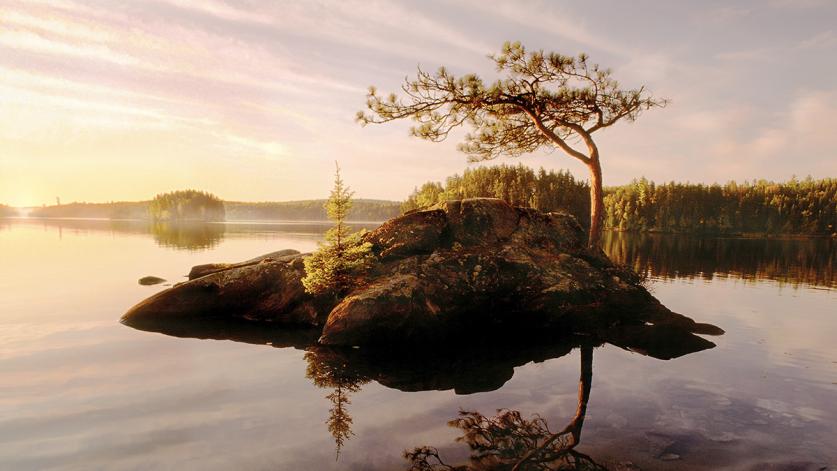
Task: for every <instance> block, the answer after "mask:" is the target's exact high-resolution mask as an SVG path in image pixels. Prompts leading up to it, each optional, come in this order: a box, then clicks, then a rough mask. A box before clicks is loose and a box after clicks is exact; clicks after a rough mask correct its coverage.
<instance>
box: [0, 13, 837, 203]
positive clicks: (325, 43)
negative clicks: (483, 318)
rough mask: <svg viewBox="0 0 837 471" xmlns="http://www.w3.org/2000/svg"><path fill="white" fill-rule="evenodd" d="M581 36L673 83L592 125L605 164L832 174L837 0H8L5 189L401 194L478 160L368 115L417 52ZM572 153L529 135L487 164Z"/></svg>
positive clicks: (698, 171)
mask: <svg viewBox="0 0 837 471" xmlns="http://www.w3.org/2000/svg"><path fill="white" fill-rule="evenodd" d="M507 40H513V41H514V40H519V41H521V42H522V43H523V44H524V45H526V46H527V48H529V49H544V50H546V51H556V52H560V53H562V54H566V55H574V54H577V53H579V52H586V53H588V54H589V55H590V58H591V60H592V61H593V62H597V63H599V64H601V65H602V66H605V67H610V68H611V69H613V75H614V77H615V78H616V79H617V80H619V81H620V83H622V84H623V85H624V86H626V87H629V88H635V87H638V86H641V85H645V86H646V87H647V89H648V90H650V91H651V92H652V93H653V94H654V95H655V96H658V97H664V98H667V99H669V100H671V103H670V104H669V105H668V106H667V107H666V108H664V109H654V110H651V111H648V112H647V113H645V114H644V115H642V116H641V117H640V118H639V120H637V121H636V122H634V123H627V122H625V123H618V124H616V125H614V126H613V127H612V128H608V129H605V130H602V131H600V132H599V133H597V135H596V139H597V142H598V144H599V149H600V151H601V159H602V166H603V173H604V183H605V185H618V184H623V183H627V182H629V181H631V179H633V178H638V177H641V176H645V177H646V178H649V179H651V180H655V181H658V182H663V181H671V180H675V181H689V182H703V183H712V182H720V183H723V182H727V181H730V180H737V181H742V180H753V179H762V178H763V179H768V180H776V181H783V180H787V179H790V178H791V177H793V176H797V177H805V176H807V175H811V176H813V177H815V178H822V177H835V176H837V129H835V123H837V59H835V58H837V2H835V1H832V0H822V1H818V0H763V1H752V2H748V1H737V2H727V1H718V2H713V1H702V2H672V1H667V0H661V1H635V2H623V1H618V0H615V1H607V2H605V1H585V2H560V1H523V0H509V1H502V0H501V1H496V2H495V1H492V2H485V1H481V0H455V1H445V2H440V1H432V0H426V1H401V2H395V1H393V2H378V1H375V0H362V1H352V0H346V1H333V2H332V1H287V2H284V1H272V2H263V1H256V0H242V1H232V0H228V1H227V0H206V1H197V0H196V1H188V0H149V1H130V0H126V1H119V2H116V1H110V0H108V1H103V0H87V1H78V2H76V1H73V0H54V1H53V0H24V1H16V0H0V203H5V204H10V205H13V206H29V205H41V204H53V203H54V202H55V200H56V197H60V198H61V201H62V202H64V203H66V202H71V201H90V202H103V201H117V200H142V199H149V198H151V197H153V196H154V195H155V194H157V193H160V192H165V191H171V190H175V189H184V188H196V189H200V190H206V191H210V192H212V193H214V194H216V195H218V196H220V197H221V198H223V199H226V200H239V201H265V200H297V199H311V198H324V197H326V196H327V195H328V192H329V189H330V187H331V184H332V180H333V175H332V174H333V168H334V162H335V161H339V163H340V166H341V168H342V173H343V178H344V180H345V181H346V183H347V184H349V185H350V186H351V187H352V188H353V189H354V190H355V192H356V196H357V197H364V198H382V199H403V198H405V197H406V196H407V195H408V194H409V193H410V192H411V191H412V190H413V188H414V187H416V186H418V185H421V184H422V183H424V182H425V181H429V180H433V181H441V180H444V178H445V177H447V176H449V175H452V174H454V173H461V172H462V171H463V170H464V169H466V168H468V166H469V165H474V164H468V163H467V161H466V157H465V155H463V154H462V153H460V152H458V151H457V150H456V144H457V143H458V142H459V141H460V139H461V137H462V136H463V135H464V133H465V132H466V130H462V132H459V133H454V134H452V135H451V137H450V138H449V139H448V141H446V142H443V143H432V142H426V141H422V140H419V139H416V138H412V137H410V136H409V134H408V130H409V127H410V123H409V122H397V123H389V124H385V125H373V126H366V127H361V126H360V125H358V124H357V123H356V122H355V121H354V117H355V114H356V112H357V111H359V110H361V109H363V108H364V106H365V93H366V90H367V88H368V87H369V86H370V85H375V86H377V87H378V89H380V90H381V91H385V92H388V91H391V90H392V91H394V90H397V89H398V87H399V86H400V84H401V82H402V81H403V80H404V78H405V76H408V75H411V74H413V73H414V72H415V70H416V67H417V66H419V65H420V66H421V67H423V68H426V69H429V70H435V69H436V68H437V67H438V66H440V65H444V66H446V67H447V68H448V69H449V70H450V71H452V72H454V73H457V74H463V73H471V72H476V73H478V74H479V75H480V76H481V77H483V78H484V79H486V80H487V81H493V79H495V78H496V77H497V75H496V71H495V70H494V68H493V66H492V63H491V62H490V60H489V59H488V57H487V56H488V55H489V54H491V53H494V52H497V51H499V49H500V47H501V46H502V44H503V42H504V41H507ZM500 163H509V164H517V163H522V164H525V165H529V166H531V167H534V168H537V167H541V166H542V167H544V168H546V169H555V170H558V169H568V170H569V171H571V172H572V173H573V174H574V175H576V176H578V177H580V178H583V179H586V178H587V172H586V169H585V168H584V167H583V165H582V164H581V163H579V162H577V161H575V160H573V159H571V158H569V157H567V156H565V155H562V154H559V153H557V152H555V153H550V154H547V153H543V152H540V153H535V154H532V155H524V156H521V157H518V158H500V159H497V160H495V161H492V162H491V164H500Z"/></svg>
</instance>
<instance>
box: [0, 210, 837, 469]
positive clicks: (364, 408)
mask: <svg viewBox="0 0 837 471" xmlns="http://www.w3.org/2000/svg"><path fill="white" fill-rule="evenodd" d="M325 229H326V226H323V225H317V224H300V223H290V224H227V225H212V226H204V227H201V228H191V229H180V230H175V229H172V228H167V227H148V226H147V225H144V224H139V223H132V222H110V221H72V220H70V221H68V220H64V221H58V220H51V221H39V220H0V469H2V470H30V469H31V470H45V469H73V470H91V469H116V470H122V469H177V470H185V469H201V470H227V469H240V470H262V469H265V470H268V469H269V470H286V469H287V470H308V469H311V470H319V469H326V470H328V469H342V470H365V469H405V468H406V467H407V462H406V461H405V460H404V458H403V456H402V454H403V451H404V450H406V449H412V448H414V447H416V446H421V445H430V446H434V447H437V448H438V449H439V450H440V453H441V454H442V456H443V457H445V458H448V461H449V462H451V461H452V462H458V461H459V460H462V459H464V458H466V457H467V455H468V450H467V448H466V447H465V446H464V445H462V444H460V443H456V442H455V441H454V439H455V438H456V437H457V436H458V435H459V433H458V430H457V429H453V428H451V427H449V426H448V425H447V422H448V421H449V420H451V419H453V418H455V417H456V416H457V414H458V412H459V411H460V410H477V411H480V412H482V413H483V414H485V415H493V414H494V413H495V411H496V410H497V409H500V408H507V409H515V410H519V411H521V413H522V414H523V415H524V416H526V417H529V416H531V415H532V414H540V415H541V416H542V417H544V418H545V419H546V420H547V421H548V422H549V424H550V427H551V428H552V429H553V430H557V429H561V428H563V426H564V424H565V423H566V422H567V421H569V420H570V419H571V418H572V417H573V415H574V413H575V410H576V396H577V389H578V381H579V364H580V361H579V358H580V352H579V350H578V349H571V347H570V346H568V347H567V348H566V349H562V348H552V349H546V350H544V349H539V350H537V351H533V352H528V351H518V352H515V354H514V355H512V357H513V358H510V357H508V355H506V356H503V355H505V353H504V354H502V355H501V354H499V353H497V354H496V355H494V354H486V355H485V356H482V357H480V356H477V357H473V358H469V359H467V361H466V360H464V359H462V361H456V362H452V363H450V364H442V365H439V364H421V362H418V363H416V362H413V363H410V365H401V364H398V363H388V364H385V365H375V364H372V365H363V367H362V368H359V369H352V370H351V371H350V372H349V373H350V374H349V373H346V375H345V377H343V379H344V380H345V382H341V381H337V380H336V379H335V378H338V379H339V375H338V376H337V377H336V376H334V375H333V373H334V371H331V373H332V376H329V377H328V378H326V379H325V380H324V379H323V377H322V376H318V375H320V374H321V373H322V371H323V370H324V368H326V369H327V368H335V366H334V364H329V363H328V359H325V360H323V358H321V356H322V355H318V354H317V352H316V351H312V352H309V353H307V354H306V351H304V350H303V349H300V348H291V347H288V348H278V346H279V345H278V344H280V343H281V341H274V342H273V343H274V345H276V346H274V345H267V344H266V343H267V341H269V338H272V337H270V336H269V335H267V336H266V335H262V334H260V333H259V332H255V333H251V334H252V335H242V336H241V339H242V340H247V341H248V342H251V343H247V342H236V341H230V340H201V339H196V338H177V337H171V336H167V335H163V334H158V333H150V332H144V331H139V330H135V329H132V328H130V327H127V326H124V325H121V324H120V323H119V322H118V321H119V317H120V316H121V315H122V314H123V313H124V312H125V311H126V310H127V309H128V308H130V307H131V306H132V305H134V304H135V303H136V302H138V301H140V300H142V299H143V298H145V297H147V296H150V295H151V294H153V293H155V292H157V291H159V290H161V289H164V286H162V285H157V286H140V285H139V284H138V283H137V280H138V279H139V278H140V277H142V276H146V275H156V276H160V277H163V278H165V279H167V280H170V281H171V282H177V281H181V280H182V279H183V275H184V274H186V273H187V272H188V270H189V268H190V267H191V266H192V265H196V264H200V263H207V262H214V261H227V262H234V261H240V260H245V259H248V258H251V257H254V256H257V255H260V254H263V253H266V252H270V251H274V250H278V249H283V248H294V249H298V250H301V251H307V250H310V249H313V248H314V247H315V246H316V243H317V241H318V240H320V239H321V237H322V234H323V232H324V230H325ZM835 245H836V244H835V241H832V240H768V241H764V240H734V239H727V240H724V239H695V238H687V237H672V236H653V237H649V236H646V237H637V236H630V235H609V236H608V237H607V239H606V244H605V246H606V249H607V251H608V252H609V253H610V254H611V256H612V257H614V258H616V259H617V260H619V261H621V262H623V263H627V264H630V265H632V266H634V267H635V268H637V269H639V270H641V271H646V272H648V273H649V275H650V278H651V283H650V285H651V288H652V291H653V293H654V295H655V296H656V297H657V298H659V299H660V300H661V301H662V302H663V304H665V305H666V306H668V307H669V308H670V309H672V310H673V311H675V312H680V313H683V314H686V315H688V316H690V317H692V318H694V319H696V320H698V321H701V322H709V323H712V324H715V325H718V326H721V327H722V328H723V329H725V330H726V334H725V335H723V336H720V337H712V338H711V340H712V341H713V342H715V343H716V344H717V347H715V348H713V349H710V350H705V351H702V352H698V353H693V354H690V355H686V356H683V357H681V358H677V359H674V360H670V361H663V360H657V359H654V358H652V357H649V356H643V355H641V354H638V353H633V352H630V351H627V350H623V349H621V348H618V347H615V346H612V345H604V346H600V347H598V348H595V349H594V351H593V374H592V390H591V394H590V400H589V405H588V409H587V415H586V421H585V423H584V428H583V434H582V439H581V444H580V445H579V447H578V450H579V451H581V452H583V453H585V454H587V455H589V456H590V457H591V458H592V459H593V460H595V461H596V462H597V463H599V464H601V465H604V466H607V467H610V468H615V469H637V468H639V469H643V470H644V469H719V468H729V469H815V470H818V469H837V467H835V466H837V446H835V444H837V290H835V288H837V277H835V272H834V267H835V260H837V249H836V248H835ZM266 339H267V340H266ZM286 343H291V344H295V345H299V346H303V345H304V343H301V344H300V343H299V342H296V341H293V340H288V341H287V342H286ZM495 356H496V358H495ZM530 360H532V361H530ZM323 365H325V366H323ZM329 365H330V366H329ZM344 366H345V364H344ZM339 367H340V365H337V368H338V369H339ZM512 368H513V369H512ZM437 389H438V390H437ZM335 397H338V398H339V401H340V404H339V405H340V407H341V410H340V411H339V412H340V414H339V416H337V417H336V418H337V419H339V421H338V422H339V423H336V422H335V411H334V408H335ZM327 422H328V423H327ZM335 435H336V436H337V438H338V440H335ZM336 441H339V442H342V443H341V444H342V446H341V447H340V449H339V455H338V453H337V451H338V450H337V447H336ZM628 463H630V464H628Z"/></svg>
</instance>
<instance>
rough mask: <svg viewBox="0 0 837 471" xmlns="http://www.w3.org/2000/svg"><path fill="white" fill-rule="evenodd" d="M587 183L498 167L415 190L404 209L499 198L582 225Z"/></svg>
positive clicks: (586, 215) (567, 175)
mask: <svg viewBox="0 0 837 471" xmlns="http://www.w3.org/2000/svg"><path fill="white" fill-rule="evenodd" d="M589 190H590V189H589V186H588V185H587V183H585V182H582V181H578V180H576V179H575V178H573V176H572V175H571V174H570V173H569V172H566V171H559V172H555V171H552V170H550V171H546V170H544V169H540V170H538V171H537V172H535V171H534V170H532V169H531V168H529V167H526V166H523V165H517V166H509V165H498V166H492V167H479V168H475V169H467V170H465V172H463V173H462V175H461V176H460V175H454V176H452V177H448V179H447V180H446V182H445V184H444V185H442V184H441V183H435V182H428V183H425V184H424V185H422V186H421V187H420V188H418V189H416V190H415V191H414V192H413V193H412V194H411V195H410V196H409V197H408V198H407V200H406V201H405V202H404V204H403V205H402V210H404V211H405V212H406V211H410V210H413V209H418V208H423V207H427V206H431V205H434V204H436V203H439V202H442V201H447V200H456V199H463V198H477V197H490V198H500V199H503V200H505V201H508V202H509V203H510V204H512V205H515V206H526V207H532V208H536V209H538V210H541V211H545V212H550V211H564V212H568V213H570V214H572V215H574V216H575V217H576V218H577V219H578V220H579V221H580V222H581V223H582V224H586V223H587V222H588V221H589V219H590V193H589Z"/></svg>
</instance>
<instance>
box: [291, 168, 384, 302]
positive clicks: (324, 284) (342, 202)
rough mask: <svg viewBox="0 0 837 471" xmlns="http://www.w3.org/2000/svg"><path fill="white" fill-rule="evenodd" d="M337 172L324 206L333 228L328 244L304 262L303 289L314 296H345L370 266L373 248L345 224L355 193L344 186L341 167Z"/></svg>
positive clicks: (330, 231) (323, 245)
mask: <svg viewBox="0 0 837 471" xmlns="http://www.w3.org/2000/svg"><path fill="white" fill-rule="evenodd" d="M335 165H336V163H335ZM336 168H337V170H336V172H335V175H334V188H332V190H331V195H330V196H329V198H328V201H326V204H325V209H326V212H327V214H328V218H329V219H331V220H332V221H334V227H332V228H331V229H329V230H328V232H326V235H325V239H326V242H325V243H324V244H320V247H319V248H318V249H317V250H316V251H315V252H314V253H312V254H311V255H310V256H309V257H306V258H305V277H304V278H303V279H302V285H303V286H304V287H305V291H307V292H308V293H311V294H321V293H327V292H332V293H334V294H335V295H340V294H342V293H345V292H346V291H348V290H349V289H350V288H351V287H352V285H353V284H354V283H355V278H354V276H356V275H357V274H358V273H360V272H362V271H363V270H364V269H366V268H367V267H368V265H369V262H370V255H371V250H372V244H370V243H368V242H364V241H363V234H364V233H365V231H357V232H351V230H350V228H349V226H348V225H347V224H346V217H347V216H348V214H349V210H350V209H351V208H352V195H353V194H354V193H353V192H352V191H351V190H350V189H349V188H348V187H347V186H345V185H344V184H343V179H342V178H341V177H340V166H339V165H336Z"/></svg>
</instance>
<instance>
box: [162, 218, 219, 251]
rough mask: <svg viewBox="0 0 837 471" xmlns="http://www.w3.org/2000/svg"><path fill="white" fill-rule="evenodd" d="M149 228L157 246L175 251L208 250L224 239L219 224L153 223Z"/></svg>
mask: <svg viewBox="0 0 837 471" xmlns="http://www.w3.org/2000/svg"><path fill="white" fill-rule="evenodd" d="M150 228H151V233H152V234H153V235H154V241H155V242H157V245H159V246H161V247H171V248H175V249H183V250H205V249H210V248H212V247H215V246H216V245H218V243H219V242H221V239H223V238H224V226H223V225H221V224H203V223H193V222H180V223H169V222H153V223H150Z"/></svg>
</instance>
